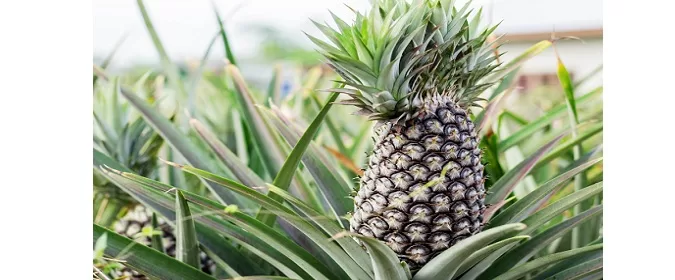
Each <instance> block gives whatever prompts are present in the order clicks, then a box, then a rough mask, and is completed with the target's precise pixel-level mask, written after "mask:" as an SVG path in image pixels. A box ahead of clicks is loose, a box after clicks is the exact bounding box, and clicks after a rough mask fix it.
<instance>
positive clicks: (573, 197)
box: [523, 182, 602, 232]
mask: <svg viewBox="0 0 675 280" xmlns="http://www.w3.org/2000/svg"><path fill="white" fill-rule="evenodd" d="M600 192H602V182H600V183H597V184H594V185H591V186H588V187H586V188H584V189H582V190H579V191H576V192H574V193H572V194H570V195H567V196H565V197H564V198H562V199H560V200H558V201H556V202H554V203H552V204H550V205H548V206H546V208H544V209H541V210H539V211H537V212H536V213H534V214H532V215H531V216H529V217H528V218H527V219H525V220H523V223H524V224H526V225H527V226H528V230H526V232H529V231H534V230H536V229H537V228H539V227H540V226H542V225H543V224H544V223H546V222H547V221H549V220H551V219H552V218H553V217H555V216H557V215H559V214H561V213H562V212H564V211H565V210H567V209H570V208H571V207H573V206H574V205H577V204H579V203H581V202H582V201H584V200H586V199H588V198H589V197H592V196H594V195H596V194H598V193H600Z"/></svg>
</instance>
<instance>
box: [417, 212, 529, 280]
mask: <svg viewBox="0 0 675 280" xmlns="http://www.w3.org/2000/svg"><path fill="white" fill-rule="evenodd" d="M525 228H526V226H525V225H524V224H509V225H503V226H500V227H496V228H492V229H489V230H486V231H483V232H481V233H478V234H476V235H474V236H471V237H469V238H466V239H464V240H462V241H461V242H458V243H457V244H455V245H454V246H452V247H450V248H449V249H447V250H445V251H443V253H441V254H440V255H438V256H436V257H435V258H433V259H432V260H431V261H429V263H427V264H426V265H425V266H424V267H422V269H420V271H418V272H417V274H416V275H415V277H413V280H427V279H428V280H432V279H440V278H444V279H452V277H453V276H454V275H455V273H456V272H457V269H458V268H459V266H460V265H461V263H462V262H463V261H464V260H465V259H466V258H467V257H469V256H470V255H471V254H472V253H474V252H476V251H477V250H479V249H481V248H483V247H485V246H487V245H488V244H490V243H491V242H493V241H495V240H497V239H500V238H502V237H504V236H507V235H510V234H512V233H515V232H519V231H521V230H523V229H525Z"/></svg>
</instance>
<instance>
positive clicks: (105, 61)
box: [94, 33, 128, 85]
mask: <svg viewBox="0 0 675 280" xmlns="http://www.w3.org/2000/svg"><path fill="white" fill-rule="evenodd" d="M127 35H128V33H127V34H124V36H122V37H121V38H120V39H119V40H117V42H116V43H115V45H114V46H113V48H112V50H111V51H110V53H109V54H108V56H106V58H105V59H103V62H101V69H103V70H105V69H107V68H108V66H109V65H110V62H112V59H113V58H114V57H115V54H116V53H117V51H118V50H119V48H120V47H121V46H122V43H124V41H125V40H126V39H127V37H128V36H127ZM96 80H98V76H97V75H94V85H96Z"/></svg>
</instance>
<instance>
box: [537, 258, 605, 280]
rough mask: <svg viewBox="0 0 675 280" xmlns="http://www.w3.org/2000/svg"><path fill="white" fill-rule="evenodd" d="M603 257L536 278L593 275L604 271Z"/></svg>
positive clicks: (577, 277) (566, 277) (575, 277)
mask: <svg viewBox="0 0 675 280" xmlns="http://www.w3.org/2000/svg"><path fill="white" fill-rule="evenodd" d="M602 267H603V264H602V258H597V259H593V260H590V261H587V262H585V263H582V264H579V265H577V266H575V267H571V268H568V269H566V270H563V271H561V272H559V273H556V274H555V275H553V276H551V277H550V278H535V279H580V278H579V277H584V276H589V275H593V274H595V273H597V272H601V271H602Z"/></svg>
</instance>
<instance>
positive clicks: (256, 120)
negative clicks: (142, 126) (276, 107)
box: [195, 65, 288, 225]
mask: <svg viewBox="0 0 675 280" xmlns="http://www.w3.org/2000/svg"><path fill="white" fill-rule="evenodd" d="M226 70H227V74H228V75H229V76H230V77H231V79H232V82H233V83H234V84H235V88H236V92H237V94H236V96H237V100H238V102H239V109H240V110H241V113H242V115H243V117H244V119H245V120H246V123H247V124H248V127H249V131H250V132H251V136H252V137H253V139H254V141H255V143H256V146H257V148H258V149H257V151H258V152H259V153H260V155H261V157H262V159H263V162H264V164H265V167H266V169H267V170H268V171H269V173H270V175H271V176H275V177H276V176H278V174H279V173H280V170H281V168H282V164H283V163H284V162H285V160H284V156H283V153H282V148H281V146H280V143H279V142H278V140H279V139H278V138H277V134H276V133H275V131H274V130H273V128H272V126H271V125H270V124H269V123H268V122H267V120H266V119H265V118H264V117H263V116H262V115H261V114H260V112H259V111H258V110H257V108H256V103H255V100H254V99H253V96H252V95H251V92H250V91H249V89H248V87H247V85H246V82H245V81H244V78H243V77H242V76H241V73H240V72H239V69H237V67H235V66H234V65H228V66H227V67H226ZM195 167H197V168H199V169H203V168H200V167H199V166H196V165H195ZM286 187H288V185H286ZM270 195H271V197H272V198H273V199H274V200H276V201H279V197H276V196H275V195H274V194H270ZM264 217H265V220H263V222H264V223H265V224H267V225H270V224H271V223H273V222H274V217H273V216H269V215H267V216H264Z"/></svg>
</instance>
